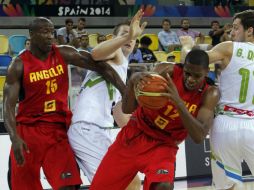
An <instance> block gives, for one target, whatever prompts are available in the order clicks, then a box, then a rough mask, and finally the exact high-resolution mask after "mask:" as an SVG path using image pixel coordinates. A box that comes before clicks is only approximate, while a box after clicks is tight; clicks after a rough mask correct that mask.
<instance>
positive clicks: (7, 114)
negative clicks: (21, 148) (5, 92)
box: [3, 98, 17, 141]
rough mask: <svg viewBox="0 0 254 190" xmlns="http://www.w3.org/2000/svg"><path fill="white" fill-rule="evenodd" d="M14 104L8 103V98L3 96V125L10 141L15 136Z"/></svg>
mask: <svg viewBox="0 0 254 190" xmlns="http://www.w3.org/2000/svg"><path fill="white" fill-rule="evenodd" d="M15 106H16V104H15V105H13V104H11V103H9V101H8V98H4V104H3V114H4V115H3V116H4V126H5V128H6V130H7V132H8V134H9V136H10V139H11V141H13V140H14V139H15V138H16V137H17V131H16V118H15Z"/></svg>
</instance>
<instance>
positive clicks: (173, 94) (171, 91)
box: [162, 74, 181, 105]
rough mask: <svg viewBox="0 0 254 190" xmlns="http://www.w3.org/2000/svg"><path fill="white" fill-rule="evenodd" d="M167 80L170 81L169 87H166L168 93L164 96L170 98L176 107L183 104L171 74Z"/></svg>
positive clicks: (167, 76)
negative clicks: (180, 103)
mask: <svg viewBox="0 0 254 190" xmlns="http://www.w3.org/2000/svg"><path fill="white" fill-rule="evenodd" d="M166 79H167V81H168V86H167V87H166V89H167V93H162V95H163V96H166V97H168V98H169V99H170V101H172V102H173V103H174V104H175V105H177V103H179V102H181V98H180V96H179V94H178V90H177V88H176V86H175V84H174V82H173V81H172V79H171V77H170V76H169V74H167V75H166Z"/></svg>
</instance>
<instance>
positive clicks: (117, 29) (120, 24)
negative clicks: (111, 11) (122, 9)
mask: <svg viewBox="0 0 254 190" xmlns="http://www.w3.org/2000/svg"><path fill="white" fill-rule="evenodd" d="M130 24H131V21H130V20H125V21H123V22H121V23H119V24H117V25H116V26H115V27H114V30H113V34H114V35H115V36H116V35H117V34H118V32H119V29H120V27H121V26H130Z"/></svg>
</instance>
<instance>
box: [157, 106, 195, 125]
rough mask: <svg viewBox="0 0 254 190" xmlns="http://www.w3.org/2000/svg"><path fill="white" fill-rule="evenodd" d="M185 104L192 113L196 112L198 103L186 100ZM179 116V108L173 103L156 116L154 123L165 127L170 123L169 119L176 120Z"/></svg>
mask: <svg viewBox="0 0 254 190" xmlns="http://www.w3.org/2000/svg"><path fill="white" fill-rule="evenodd" d="M185 106H186V108H187V109H188V111H189V112H190V113H191V114H192V115H194V114H195V113H196V111H197V107H198V106H197V105H196V104H190V103H189V102H185ZM177 117H179V113H178V111H177V109H176V108H175V107H174V106H172V105H168V106H167V108H166V110H165V111H164V112H163V114H161V115H158V116H157V117H156V119H155V120H154V123H155V125H156V126H157V127H159V128H161V129H164V128H165V127H166V126H167V125H168V123H169V119H171V120H175V119H176V118H177Z"/></svg>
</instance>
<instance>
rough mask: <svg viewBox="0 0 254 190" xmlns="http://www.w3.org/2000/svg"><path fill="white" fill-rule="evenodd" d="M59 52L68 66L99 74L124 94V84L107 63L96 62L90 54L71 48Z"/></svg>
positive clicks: (60, 49)
mask: <svg viewBox="0 0 254 190" xmlns="http://www.w3.org/2000/svg"><path fill="white" fill-rule="evenodd" d="M59 51H60V53H61V55H62V57H63V58H64V61H65V63H66V64H71V65H75V66H78V67H82V68H85V69H89V70H92V71H96V72H98V73H99V74H100V75H102V76H103V78H104V79H105V80H106V81H108V82H110V83H112V84H113V85H114V86H115V87H116V88H117V89H118V90H119V91H120V93H121V94H124V91H125V88H126V86H125V84H124V82H123V81H122V79H121V78H120V76H119V75H118V74H117V72H116V71H115V70H114V69H113V68H112V67H111V66H110V65H109V64H107V63H106V62H105V61H94V60H93V59H92V56H91V54H90V53H89V52H87V51H80V52H79V51H77V50H76V49H75V48H72V47H70V46H59Z"/></svg>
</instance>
